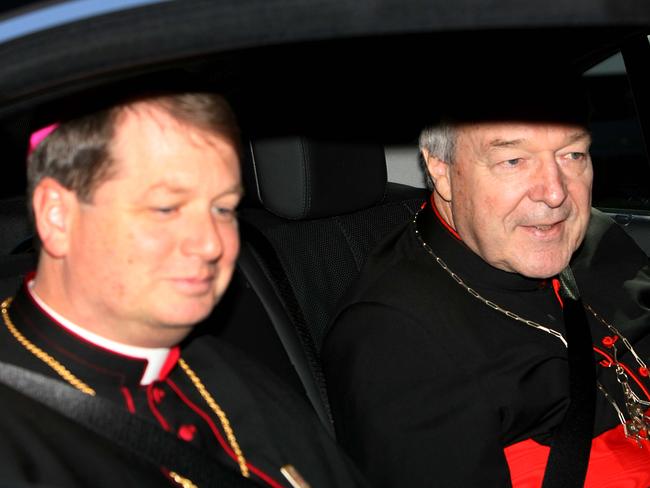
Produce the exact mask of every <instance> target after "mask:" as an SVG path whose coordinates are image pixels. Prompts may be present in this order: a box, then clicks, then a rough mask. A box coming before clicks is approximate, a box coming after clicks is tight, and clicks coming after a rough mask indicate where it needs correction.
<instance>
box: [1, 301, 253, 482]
mask: <svg viewBox="0 0 650 488" xmlns="http://www.w3.org/2000/svg"><path fill="white" fill-rule="evenodd" d="M12 301H13V297H9V298H7V299H5V300H4V301H3V302H2V304H0V311H1V313H2V320H3V321H4V323H5V325H6V327H7V329H8V330H9V332H10V333H11V335H12V336H14V338H15V339H16V340H17V341H18V343H19V344H21V345H22V346H23V347H24V348H25V349H26V350H27V351H29V352H30V353H31V354H33V355H34V356H36V357H37V358H38V359H40V360H41V361H43V362H44V363H45V364H47V365H48V366H49V367H50V368H52V369H53V370H54V372H56V374H58V375H59V376H60V377H61V378H62V379H63V380H64V381H66V382H67V383H69V384H70V385H72V386H73V387H74V388H76V389H77V390H79V391H81V392H83V393H85V394H87V395H90V396H95V390H94V389H92V388H91V387H90V386H88V385H87V384H86V383H84V382H83V381H81V380H80V379H79V378H77V377H76V376H75V375H74V374H72V373H71V372H70V371H69V370H68V369H67V368H66V367H65V366H63V365H62V364H61V363H59V362H58V361H57V360H56V359H54V358H53V357H52V356H50V355H49V354H48V353H46V352H45V351H43V350H42V349H41V348H39V347H38V346H36V345H35V344H33V343H32V342H30V341H29V340H28V339H27V338H26V337H25V336H24V335H23V334H22V333H21V332H20V331H19V330H18V328H17V327H16V326H15V324H14V323H13V322H12V320H11V317H10V316H9V307H10V306H11V302H12ZM178 364H179V365H180V366H181V368H182V369H183V371H184V372H185V374H186V375H187V376H188V378H189V379H190V381H191V382H192V384H193V385H194V387H195V388H196V389H197V391H198V392H199V394H200V395H201V397H202V398H203V399H204V400H205V402H206V403H207V404H208V406H209V407H210V409H211V410H212V411H213V412H214V413H215V414H216V416H217V417H218V418H219V422H221V426H222V427H223V430H224V432H225V433H226V437H227V438H228V443H229V444H230V447H231V448H232V450H233V451H234V453H235V456H236V458H237V464H238V465H239V470H240V471H241V474H242V476H244V477H245V478H249V477H250V472H249V469H248V465H247V464H246V459H245V458H244V454H243V452H242V450H241V448H240V447H239V443H238V442H237V438H236V437H235V433H234V432H233V429H232V426H231V425H230V421H229V420H228V417H227V416H226V413H225V412H224V411H223V410H222V409H221V407H220V406H219V404H218V403H217V402H216V401H215V399H214V398H213V397H212V395H211V394H210V392H209V391H208V390H207V388H206V387H205V385H204V384H203V382H202V381H201V379H200V378H199V377H198V376H197V375H196V373H195V372H194V371H193V370H192V369H191V368H190V367H189V365H188V364H187V363H186V362H185V360H183V359H182V358H180V359H179V360H178ZM170 476H171V477H172V479H173V480H174V481H175V482H176V483H178V484H180V485H181V486H184V487H188V488H192V487H195V486H196V485H194V484H193V483H192V482H191V481H190V480H188V479H187V478H184V477H183V476H180V475H179V474H178V473H175V472H173V471H172V472H170Z"/></svg>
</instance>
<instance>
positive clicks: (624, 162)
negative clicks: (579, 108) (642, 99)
mask: <svg viewBox="0 0 650 488" xmlns="http://www.w3.org/2000/svg"><path fill="white" fill-rule="evenodd" d="M648 61H649V62H650V60H648ZM584 81H585V85H586V88H587V91H588V95H589V99H590V103H591V106H592V116H591V121H592V123H591V128H592V133H593V141H594V142H593V145H592V147H591V156H592V160H593V164H594V189H593V205H594V206H595V207H598V208H602V209H618V210H632V211H635V213H636V212H638V213H643V214H645V213H650V163H649V161H648V156H647V154H646V151H645V147H644V144H643V135H642V132H641V127H640V125H639V121H638V117H637V113H636V109H635V106H634V99H633V96H632V92H631V88H630V84H629V82H628V78H627V74H626V70H625V63H624V61H623V56H622V55H621V53H620V52H618V53H616V54H614V55H612V56H611V57H609V58H607V59H605V60H604V61H602V62H601V63H599V64H597V65H596V66H594V67H593V68H591V69H590V70H588V71H586V72H585V74H584Z"/></svg>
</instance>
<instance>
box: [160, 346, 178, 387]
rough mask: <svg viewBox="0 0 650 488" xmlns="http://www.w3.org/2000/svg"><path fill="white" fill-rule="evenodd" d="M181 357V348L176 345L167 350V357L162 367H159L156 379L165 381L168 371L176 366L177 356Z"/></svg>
mask: <svg viewBox="0 0 650 488" xmlns="http://www.w3.org/2000/svg"><path fill="white" fill-rule="evenodd" d="M179 357H181V348H180V347H178V346H174V347H172V348H171V349H170V350H169V354H168V355H167V359H166V360H165V364H163V366H162V368H160V374H159V375H158V381H165V379H167V376H169V373H171V371H172V369H174V366H176V363H177V362H178V358H179Z"/></svg>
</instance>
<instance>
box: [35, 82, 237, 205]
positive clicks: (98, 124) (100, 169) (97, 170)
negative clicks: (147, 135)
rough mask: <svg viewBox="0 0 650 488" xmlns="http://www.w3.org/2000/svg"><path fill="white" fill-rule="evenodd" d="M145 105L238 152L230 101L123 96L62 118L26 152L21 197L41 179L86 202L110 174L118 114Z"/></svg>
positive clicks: (194, 95)
mask: <svg viewBox="0 0 650 488" xmlns="http://www.w3.org/2000/svg"><path fill="white" fill-rule="evenodd" d="M139 102H147V103H151V104H153V105H155V106H157V107H159V108H161V109H163V110H164V111H165V112H167V113H169V115H171V116H172V117H173V118H175V119H176V120H178V121H179V122H182V123H186V124H188V125H190V126H193V127H196V128H199V129H202V130H205V131H207V132H213V133H216V134H219V135H220V136H222V137H225V138H227V139H228V140H230V141H231V142H232V144H233V145H234V146H235V148H236V150H237V152H238V153H239V152H240V150H241V142H240V139H239V127H238V125H237V121H236V119H235V115H234V113H233V111H232V109H231V108H230V105H229V104H228V102H227V101H226V99H225V98H223V97H222V96H220V95H217V94H213V93H204V92H198V93H182V94H165V95H152V96H146V97H138V98H135V99H129V100H126V101H123V102H121V103H118V104H116V105H113V106H111V107H109V108H105V109H102V110H99V111H96V112H93V113H91V114H87V115H83V116H81V117H77V118H74V119H71V120H67V121H65V122H62V123H61V124H60V125H59V126H58V127H57V128H56V129H55V130H54V131H53V132H52V133H51V134H50V135H49V136H47V137H46V138H45V139H44V140H43V141H42V142H41V143H40V145H39V146H38V147H37V148H36V149H35V150H34V152H32V154H30V156H29V158H28V162H27V198H28V199H27V201H28V204H29V206H30V213H31V201H32V197H33V194H34V189H35V188H36V186H37V185H38V183H39V182H40V181H41V180H42V179H43V178H46V177H51V178H53V179H55V180H56V181H58V182H59V183H61V184H62V185H63V186H64V187H65V188H67V189H69V190H72V191H74V192H75V193H76V194H77V197H78V198H79V199H80V200H82V201H86V202H88V201H91V199H92V196H93V192H94V190H95V189H96V188H97V186H98V185H99V184H100V183H102V182H103V181H106V179H108V178H109V177H110V175H111V169H112V167H113V159H112V157H111V150H110V145H111V142H112V141H113V136H114V134H115V126H116V122H117V120H118V118H119V117H120V115H121V114H122V113H123V112H124V111H126V110H128V109H129V108H130V107H131V106H133V104H135V103H139Z"/></svg>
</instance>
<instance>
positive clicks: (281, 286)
mask: <svg viewBox="0 0 650 488" xmlns="http://www.w3.org/2000/svg"><path fill="white" fill-rule="evenodd" d="M251 151H252V157H251V158H250V166H249V167H248V168H246V167H245V168H244V170H245V171H244V172H245V174H248V182H249V186H248V188H247V192H248V193H249V196H250V194H251V193H252V194H253V196H254V197H256V199H257V202H256V203H257V204H258V208H255V206H252V207H249V208H244V209H242V210H241V211H240V222H241V225H242V240H243V242H245V243H246V245H247V246H250V247H251V250H252V254H253V255H254V257H255V262H256V267H257V268H259V271H260V273H259V274H258V278H259V277H264V276H265V277H266V279H268V281H269V283H268V286H264V287H262V286H258V287H257V288H258V290H259V291H260V300H261V301H262V303H263V304H265V307H266V308H267V311H268V312H269V317H270V318H271V322H272V324H273V326H274V328H275V330H276V332H277V333H278V335H279V336H280V337H281V338H282V339H281V340H282V342H283V344H285V350H286V351H287V354H288V356H289V359H290V361H291V363H292V365H293V366H294V367H295V368H296V371H297V373H298V377H299V378H300V381H301V382H302V385H303V388H304V391H305V392H306V394H307V397H308V398H309V400H310V401H311V402H312V404H313V405H314V408H315V410H316V411H317V413H318V414H319V416H320V417H321V420H322V421H323V423H324V424H325V425H326V426H327V427H330V428H331V425H330V416H329V403H328V401H327V394H326V388H325V382H324V378H323V375H322V371H321V367H320V358H319V351H320V346H321V343H322V340H323V337H324V335H325V333H326V328H327V325H328V323H329V320H330V319H331V317H332V314H333V312H334V311H335V309H336V305H337V303H338V302H339V300H340V299H341V298H342V296H343V294H344V293H345V291H346V290H347V288H348V287H349V286H350V285H351V284H352V282H353V281H354V279H355V278H356V277H357V275H358V273H359V271H360V270H361V267H362V266H363V264H364V263H365V260H366V257H367V255H368V253H369V252H370V251H371V249H372V248H373V247H374V246H375V244H376V243H377V242H378V241H379V240H380V239H381V238H383V237H384V236H385V235H386V234H388V233H389V232H390V231H392V230H393V229H394V228H395V227H396V226H398V225H400V224H403V223H406V222H407V221H408V220H409V219H410V218H411V217H412V216H413V215H414V213H415V211H416V210H417V209H418V208H419V206H420V205H421V204H422V202H423V200H424V198H425V197H426V192H425V191H423V190H418V189H412V188H408V187H407V188H403V187H399V188H398V186H399V185H397V186H394V185H388V184H387V182H386V162H385V158H384V150H383V147H382V146H380V145H369V144H359V145H355V144H352V143H349V142H345V143H341V142H326V141H312V140H308V139H306V138H300V137H295V138H293V139H290V138H282V139H280V140H278V141H271V140H266V141H263V142H261V143H260V142H254V143H252V144H251ZM300 158H303V159H304V160H303V161H301V160H300ZM252 185H254V186H252ZM251 186H252V188H251ZM393 190H395V191H393ZM393 193H395V195H396V196H394V195H393ZM249 203H250V201H249ZM262 288H263V290H262ZM258 358H259V359H261V360H262V361H265V360H266V358H264V357H258Z"/></svg>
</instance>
